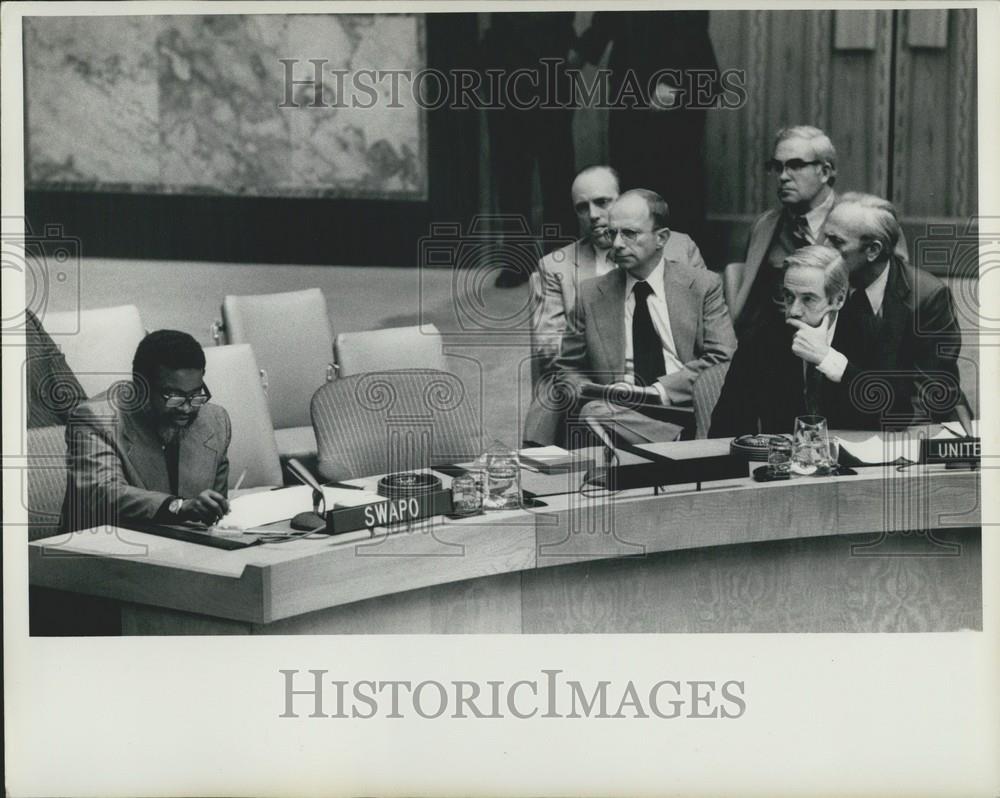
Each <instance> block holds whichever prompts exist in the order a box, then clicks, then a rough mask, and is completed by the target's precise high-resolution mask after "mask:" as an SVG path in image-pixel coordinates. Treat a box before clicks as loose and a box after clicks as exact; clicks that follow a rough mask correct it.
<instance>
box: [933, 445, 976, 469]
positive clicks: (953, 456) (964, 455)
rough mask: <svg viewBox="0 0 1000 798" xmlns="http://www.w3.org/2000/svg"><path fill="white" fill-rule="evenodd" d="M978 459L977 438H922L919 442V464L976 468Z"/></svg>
mask: <svg viewBox="0 0 1000 798" xmlns="http://www.w3.org/2000/svg"><path fill="white" fill-rule="evenodd" d="M980 457H981V443H980V439H979V438H924V439H923V440H922V441H920V462H921V463H947V464H949V465H967V466H972V467H973V468H976V467H978V466H979V462H980Z"/></svg>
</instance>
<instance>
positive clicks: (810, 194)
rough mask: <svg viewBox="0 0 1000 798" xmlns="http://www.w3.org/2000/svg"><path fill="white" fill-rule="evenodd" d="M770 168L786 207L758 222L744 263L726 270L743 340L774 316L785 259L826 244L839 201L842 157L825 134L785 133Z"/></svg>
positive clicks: (808, 130)
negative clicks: (824, 231)
mask: <svg viewBox="0 0 1000 798" xmlns="http://www.w3.org/2000/svg"><path fill="white" fill-rule="evenodd" d="M765 168H766V171H767V173H768V174H769V175H772V176H773V177H774V178H775V181H776V188H777V195H778V200H779V201H780V202H781V207H780V208H772V209H770V210H767V211H765V212H764V213H762V214H761V215H760V216H758V217H757V218H756V219H755V220H754V223H753V225H752V227H751V228H750V240H749V243H748V244H747V253H746V258H745V259H744V262H743V263H731V264H729V266H728V267H726V275H725V288H726V301H727V303H728V305H729V313H730V315H731V316H732V319H733V327H734V328H735V330H736V335H737V336H738V337H739V338H740V340H742V339H743V338H744V336H745V334H746V333H747V331H748V330H751V329H753V328H754V327H755V326H756V325H757V324H758V323H759V322H760V321H761V318H762V316H764V315H765V314H770V313H773V312H774V299H775V298H776V297H777V295H778V292H779V290H780V288H781V278H782V264H783V263H784V260H785V258H787V257H788V256H789V255H791V254H792V253H793V252H794V251H795V250H797V249H801V248H802V247H806V246H809V245H810V244H816V243H820V238H819V235H820V229H821V228H822V226H823V222H824V221H825V220H826V217H827V214H828V213H829V212H830V211H831V209H832V208H833V204H834V201H835V199H836V197H835V194H834V191H833V185H834V183H836V181H837V152H836V150H835V149H834V147H833V143H832V142H831V141H830V138H829V137H828V136H827V135H826V133H824V132H823V131H822V130H820V129H819V128H816V127H812V126H809V125H797V126H795V127H786V128H782V129H781V130H779V131H778V133H777V135H776V136H775V138H774V151H773V155H772V157H771V159H770V160H769V161H768V162H767V163H766V164H765Z"/></svg>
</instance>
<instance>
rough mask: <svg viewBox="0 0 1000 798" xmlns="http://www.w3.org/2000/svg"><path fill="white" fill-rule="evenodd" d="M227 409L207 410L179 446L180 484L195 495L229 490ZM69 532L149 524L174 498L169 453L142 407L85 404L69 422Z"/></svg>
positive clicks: (96, 401)
mask: <svg viewBox="0 0 1000 798" xmlns="http://www.w3.org/2000/svg"><path fill="white" fill-rule="evenodd" d="M231 437H232V430H231V427H230V424H229V414H228V413H226V411H225V410H224V409H223V408H221V407H219V406H218V405H213V404H207V405H205V406H204V407H202V408H201V411H200V412H199V413H198V417H197V419H195V421H194V423H193V424H192V425H191V427H190V428H189V429H187V430H186V432H185V433H184V437H183V438H182V439H181V446H180V461H179V468H178V489H179V492H180V495H181V497H182V498H186V499H187V498H193V497H194V496H197V495H198V494H199V493H201V492H202V491H203V490H207V489H211V490H215V491H218V492H219V493H221V494H222V495H224V496H225V495H226V491H227V480H228V477H229V459H228V456H227V451H228V449H229V441H230V439H231ZM66 468H67V473H66V498H65V500H64V503H63V518H62V526H63V529H65V530H66V531H73V530H76V529H86V528H89V527H92V526H100V525H103V524H112V525H120V526H129V525H131V524H135V523H139V524H142V523H144V522H150V521H152V520H153V519H154V516H155V515H156V513H157V511H158V510H159V509H160V507H161V506H162V505H163V503H164V502H165V501H166V500H167V499H168V498H170V496H171V494H170V480H169V477H168V476H167V465H166V458H165V457H164V454H163V448H162V444H161V443H160V440H159V438H158V436H157V434H156V432H155V431H154V430H153V429H151V428H150V427H149V425H148V424H147V423H146V418H145V416H144V414H143V413H141V412H135V411H132V412H129V411H127V410H122V409H121V408H119V407H116V405H115V403H113V402H111V401H108V400H107V399H92V400H90V401H88V402H85V403H83V404H81V405H80V406H79V407H78V408H77V409H76V410H75V411H74V412H73V415H72V416H71V417H70V421H69V424H68V425H67V427H66Z"/></svg>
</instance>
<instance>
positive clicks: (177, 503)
mask: <svg viewBox="0 0 1000 798" xmlns="http://www.w3.org/2000/svg"><path fill="white" fill-rule="evenodd" d="M183 506H184V499H174V500H173V501H172V502H170V504H168V505H167V512H168V513H170V514H171V515H173V516H179V515H180V514H181V507H183Z"/></svg>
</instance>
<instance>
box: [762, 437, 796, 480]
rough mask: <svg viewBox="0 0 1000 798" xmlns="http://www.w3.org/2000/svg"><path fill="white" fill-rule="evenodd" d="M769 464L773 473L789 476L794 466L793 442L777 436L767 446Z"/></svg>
mask: <svg viewBox="0 0 1000 798" xmlns="http://www.w3.org/2000/svg"><path fill="white" fill-rule="evenodd" d="M767 464H768V466H769V467H770V469H771V473H772V474H775V475H778V474H787V473H788V471H789V469H790V468H791V464H792V442H791V441H790V440H788V438H785V437H779V436H777V435H775V436H774V437H773V438H771V440H770V442H769V443H768V445H767Z"/></svg>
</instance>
